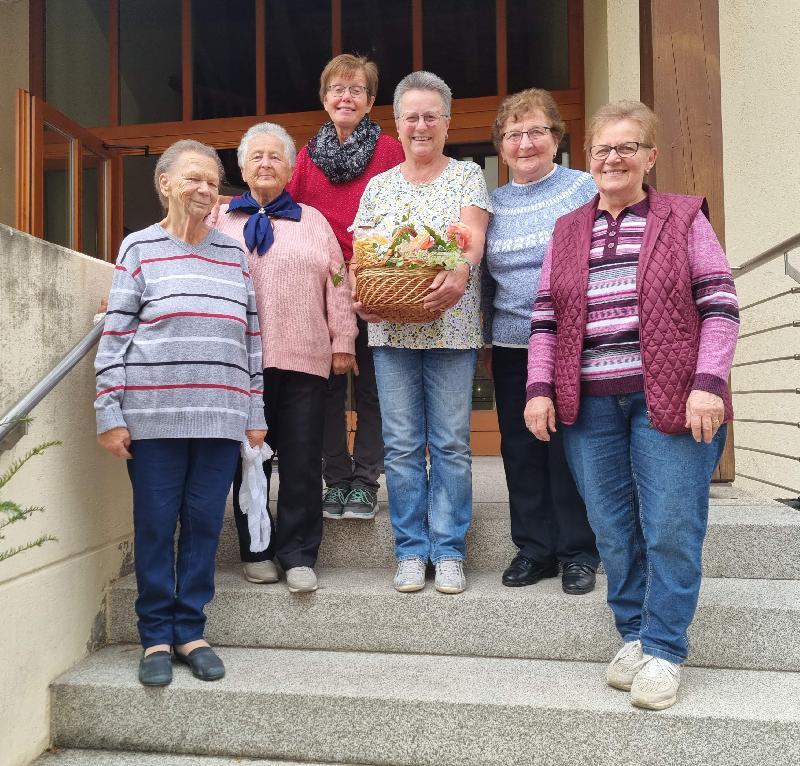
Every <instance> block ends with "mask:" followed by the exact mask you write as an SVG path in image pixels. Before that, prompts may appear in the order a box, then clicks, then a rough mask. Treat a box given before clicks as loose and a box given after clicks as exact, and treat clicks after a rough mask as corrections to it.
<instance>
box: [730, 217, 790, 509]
mask: <svg viewBox="0 0 800 766" xmlns="http://www.w3.org/2000/svg"><path fill="white" fill-rule="evenodd" d="M796 248H800V233H798V234H795V235H794V236H793V237H789V238H788V239H786V240H784V241H783V242H780V243H779V244H777V245H775V246H774V247H771V248H769V249H768V250H765V251H764V252H763V253H759V255H756V256H755V257H753V258H750V259H749V260H747V261H745V262H744V263H743V264H742V265H741V266H737V267H734V268H733V274H734V278H735V279H739V278H740V277H743V276H744V275H745V274H749V273H751V272H753V271H755V270H756V269H758V268H760V267H762V266H764V265H766V264H768V263H771V262H773V261H774V260H775V259H776V258H779V257H780V256H783V273H784V275H785V276H787V277H789V278H790V279H793V280H794V281H795V282H798V283H800V270H798V269H797V268H795V267H794V266H793V265H792V264H791V263H789V253H790V252H791V251H792V250H795V249H796ZM798 294H800V286H792V287H789V288H788V289H782V290H779V291H778V292H775V293H773V294H772V295H768V296H767V297H765V298H760V299H759V300H756V301H753V302H752V303H748V304H747V305H745V306H741V307H740V308H739V313H740V314H741V313H743V312H745V311H749V310H752V309H755V308H757V307H759V306H763V305H764V304H766V303H770V302H772V301H775V300H777V299H779V298H786V297H787V296H794V295H798ZM790 312H791V316H790V317H782V318H783V319H784V320H785V319H788V320H789V321H783V322H779V323H777V324H773V325H770V326H769V327H764V328H761V329H760V330H754V331H752V332H747V333H742V334H741V335H739V339H740V340H741V339H744V338H752V337H754V336H757V335H764V334H767V333H773V332H778V331H780V330H787V329H789V328H793V327H800V319H795V318H794V317H795V316H798V314H799V313H800V312H798V311H797V310H796V307H795V305H794V304H792V307H791V309H790ZM791 350H792V351H794V349H791ZM798 361H800V353H788V354H784V355H781V356H769V357H764V358H762V359H751V360H747V361H744V362H737V363H735V364H734V365H733V366H732V367H733V368H742V367H754V366H757V365H770V364H775V363H780V362H790V363H791V362H798ZM764 369H769V368H768V367H766V368H764ZM798 377H800V375H798ZM732 393H733V394H735V395H737V396H750V395H758V394H768V395H771V396H776V395H788V396H789V397H792V396H796V395H798V394H800V388H777V387H776V388H769V387H761V386H759V385H757V386H756V387H754V388H741V389H736V388H734V389H733V391H732ZM789 401H790V402H792V400H791V399H790V400H789ZM797 406H798V405H797V404H794V403H793V402H792V403H791V404H790V405H789V408H788V409H790V410H792V411H793V412H797ZM780 414H783V413H782V412H781V413H780ZM779 417H780V415H779ZM734 421H735V422H737V423H754V424H757V425H770V426H778V427H784V428H800V421H798V420H791V419H788V420H780V419H776V418H774V417H772V418H766V417H764V418H752V417H750V418H738V417H736V418H734ZM734 448H735V449H736V450H742V451H743V452H750V453H754V454H758V455H765V456H767V457H771V458H779V459H780V460H787V461H794V462H800V456H798V455H792V454H789V453H786V452H778V451H775V450H767V449H762V448H759V447H753V446H750V445H748V444H735V445H734ZM737 476H739V477H741V478H743V479H750V480H752V481H756V482H759V483H761V484H765V485H767V486H770V487H775V488H777V489H782V490H786V491H788V492H791V493H793V494H794V495H795V496H798V495H800V488H798V487H792V486H788V485H786V484H779V483H776V482H774V481H768V480H766V479H764V478H763V477H758V476H753V475H750V474H745V473H742V472H740V471H737Z"/></svg>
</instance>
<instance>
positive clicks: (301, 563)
mask: <svg viewBox="0 0 800 766" xmlns="http://www.w3.org/2000/svg"><path fill="white" fill-rule="evenodd" d="M238 160H239V166H240V167H241V169H242V177H243V178H244V180H245V183H247V185H248V187H249V191H248V192H246V193H245V194H243V195H241V196H239V197H234V198H233V199H232V200H231V201H230V203H229V204H225V205H221V206H220V207H218V208H217V209H215V210H214V212H213V213H212V215H211V216H210V218H209V222H210V223H211V225H213V226H215V227H216V228H217V229H218V230H219V231H222V232H224V233H226V234H229V235H230V236H231V237H234V238H235V239H236V240H237V241H238V242H239V243H241V244H242V246H243V247H244V248H245V250H246V251H247V252H248V254H249V255H248V260H249V264H250V271H251V273H252V274H253V284H254V287H255V291H256V304H257V306H258V317H259V321H260V323H261V331H262V333H263V336H262V341H263V347H264V404H265V407H266V416H267V422H268V423H269V426H270V430H269V435H268V437H267V441H268V442H269V445H270V446H271V447H272V448H273V449H274V450H275V451H276V452H277V453H278V461H279V462H278V474H279V476H280V486H279V489H278V506H277V510H278V518H277V524H276V525H275V529H274V534H272V535H271V540H270V544H269V547H268V548H266V549H265V550H263V551H259V552H254V551H253V550H252V549H251V544H250V543H251V539H250V533H249V529H248V524H247V517H246V516H245V515H244V514H242V513H241V512H240V509H239V507H238V497H237V496H238V486H239V482H240V480H241V473H239V474H237V479H236V482H235V484H234V506H235V509H236V510H235V518H236V526H237V530H238V532H239V553H240V556H241V559H242V562H243V563H244V576H245V578H246V579H247V580H249V581H251V582H258V583H271V582H276V581H277V580H278V569H277V567H276V566H275V560H277V562H278V564H280V566H281V568H282V569H283V570H284V572H285V573H286V582H287V585H288V587H289V590H290V591H291V592H292V593H302V592H309V591H314V590H316V589H317V577H316V573H315V572H314V565H315V563H316V560H317V551H318V550H319V545H320V542H321V540H322V500H321V497H322V476H321V471H320V469H321V466H322V442H323V426H324V422H325V402H326V397H327V389H328V376H329V374H330V373H331V371H332V372H333V373H334V374H337V375H341V374H344V373H346V372H347V371H348V370H350V369H352V368H353V365H354V363H355V337H356V332H357V329H356V318H355V313H354V312H353V308H352V305H351V302H350V291H349V288H348V284H347V281H346V279H345V271H344V259H343V257H342V250H341V248H340V247H339V243H338V242H337V240H336V236H335V234H334V233H333V230H332V229H331V227H330V224H329V223H328V222H327V221H326V220H325V217H324V216H323V215H322V213H320V212H319V211H318V210H316V209H315V208H313V207H309V206H308V205H304V204H302V203H301V204H298V203H297V202H295V201H294V200H293V199H292V197H291V195H290V194H289V193H288V192H287V191H286V184H287V182H288V181H289V179H290V178H291V176H292V170H293V168H294V162H295V145H294V141H292V138H291V136H290V135H289V134H288V133H287V132H286V131H285V130H284V129H283V128H282V127H281V126H280V125H276V124H274V123H269V122H264V123H261V124H258V125H254V126H253V127H251V128H250V129H249V130H248V131H247V132H246V133H245V134H244V136H243V137H242V140H241V142H240V144H239V149H238ZM264 470H265V472H266V474H267V477H268V478H269V476H270V473H271V461H269V462H267V463H265V464H264Z"/></svg>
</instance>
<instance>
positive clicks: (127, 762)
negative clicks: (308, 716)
mask: <svg viewBox="0 0 800 766" xmlns="http://www.w3.org/2000/svg"><path fill="white" fill-rule="evenodd" d="M34 766H342V764H334V763H309V762H308V761H306V762H304V763H299V762H298V761H273V760H268V761H265V760H262V759H258V760H255V761H254V760H251V759H249V758H246V759H243V758H216V757H214V756H203V755H173V754H170V753H132V752H122V751H118V750H56V751H52V752H47V753H45V754H44V755H42V756H41V757H40V758H38V759H37V760H36V761H35V764H34ZM350 766H352V764H351V765H350ZM356 766H358V765H357V764H356Z"/></svg>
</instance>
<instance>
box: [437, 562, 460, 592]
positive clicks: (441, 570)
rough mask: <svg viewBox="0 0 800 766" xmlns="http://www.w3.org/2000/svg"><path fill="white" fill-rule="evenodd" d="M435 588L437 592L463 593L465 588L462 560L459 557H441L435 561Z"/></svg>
mask: <svg viewBox="0 0 800 766" xmlns="http://www.w3.org/2000/svg"><path fill="white" fill-rule="evenodd" d="M435 585H436V590H438V591H439V593H463V592H464V591H465V590H466V589H467V578H466V577H464V562H463V561H460V560H459V559H442V560H441V561H438V562H437V563H436V583H435Z"/></svg>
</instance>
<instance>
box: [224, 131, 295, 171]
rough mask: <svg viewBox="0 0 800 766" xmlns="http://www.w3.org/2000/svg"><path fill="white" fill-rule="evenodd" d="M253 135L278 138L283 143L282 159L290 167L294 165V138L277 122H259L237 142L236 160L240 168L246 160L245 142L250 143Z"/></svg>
mask: <svg viewBox="0 0 800 766" xmlns="http://www.w3.org/2000/svg"><path fill="white" fill-rule="evenodd" d="M253 136H275V138H277V139H280V141H281V143H283V156H284V159H285V160H286V161H287V162H288V163H289V167H290V168H293V167H294V158H295V155H296V154H297V148H296V147H295V145H294V139H292V137H291V136H290V135H289V134H288V133H287V132H286V130H285V129H284V128H283V127H282V126H280V125H278V123H277V122H259V123H258V124H257V125H253V126H252V127H251V128H249V129H248V131H247V133H245V134H244V135H243V136H242V140H241V141H240V142H239V148H238V149H237V150H236V160H237V161H238V163H239V167H240V168H244V163H245V162H246V161H247V144H249V143H250V139H251V138H253Z"/></svg>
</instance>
